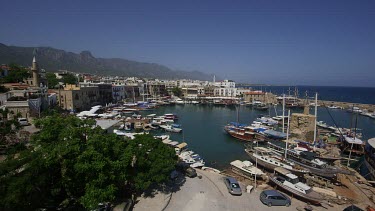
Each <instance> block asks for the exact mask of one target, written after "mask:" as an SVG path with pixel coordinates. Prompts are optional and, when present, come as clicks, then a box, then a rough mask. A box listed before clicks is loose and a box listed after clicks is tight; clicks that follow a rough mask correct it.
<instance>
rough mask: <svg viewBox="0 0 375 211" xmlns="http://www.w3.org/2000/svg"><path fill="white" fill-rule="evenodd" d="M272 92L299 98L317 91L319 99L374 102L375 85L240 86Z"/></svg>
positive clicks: (309, 95)
mask: <svg viewBox="0 0 375 211" xmlns="http://www.w3.org/2000/svg"><path fill="white" fill-rule="evenodd" d="M242 87H246V88H252V89H253V90H261V91H267V92H272V93H274V94H277V95H282V94H286V95H294V94H295V92H297V94H298V96H299V97H300V98H304V97H305V96H306V95H307V96H308V97H310V98H311V97H314V96H315V93H318V99H319V100H330V101H339V102H351V103H363V104H375V87H344V86H242Z"/></svg>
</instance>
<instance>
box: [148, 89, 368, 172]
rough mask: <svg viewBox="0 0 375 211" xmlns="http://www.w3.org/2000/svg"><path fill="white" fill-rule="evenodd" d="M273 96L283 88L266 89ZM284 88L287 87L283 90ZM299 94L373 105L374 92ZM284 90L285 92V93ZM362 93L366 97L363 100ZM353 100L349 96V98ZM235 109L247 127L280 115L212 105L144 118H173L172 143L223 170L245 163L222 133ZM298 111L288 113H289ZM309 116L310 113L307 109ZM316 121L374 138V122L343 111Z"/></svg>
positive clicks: (167, 109)
mask: <svg viewBox="0 0 375 211" xmlns="http://www.w3.org/2000/svg"><path fill="white" fill-rule="evenodd" d="M271 88H272V89H273V90H272V91H273V92H274V93H280V94H281V93H283V90H284V91H285V87H283V88H282V87H267V91H270V89H271ZM286 88H288V87H286ZM298 89H299V90H300V92H301V91H304V90H310V91H311V93H313V92H316V91H318V90H320V92H319V93H320V94H319V96H320V98H321V99H324V100H341V101H347V102H353V101H356V102H358V103H373V104H375V96H374V94H375V88H368V89H369V90H370V91H369V90H367V88H359V87H358V88H351V87H350V88H349V87H345V88H344V87H298ZM286 90H287V89H286ZM364 93H367V96H365V94H364ZM353 94H354V95H355V96H351V95H353ZM237 109H239V111H238V113H239V115H238V116H239V122H240V123H245V124H250V123H251V122H252V121H254V120H255V119H256V118H257V117H259V116H262V115H269V116H276V115H282V108H281V106H277V107H274V108H271V109H269V111H258V110H254V109H253V108H251V107H246V106H237V107H235V106H231V107H225V106H214V105H193V104H184V105H173V106H172V105H171V106H164V107H160V108H158V109H155V110H152V111H145V112H143V113H144V114H151V113H155V114H157V115H163V114H165V113H174V114H177V115H178V117H179V120H178V121H177V122H176V123H177V124H180V125H181V127H182V129H183V132H182V133H179V134H176V133H167V134H169V135H170V136H171V139H172V140H173V141H178V142H186V143H187V144H188V147H189V149H191V150H193V151H194V152H195V153H197V154H199V155H200V156H201V157H203V158H204V159H205V161H206V165H207V166H211V167H216V168H218V169H224V168H227V167H228V166H229V163H230V162H231V161H233V160H237V159H238V160H249V157H248V156H247V155H246V153H245V151H244V149H245V147H244V144H245V142H243V141H239V140H237V139H235V138H233V137H231V136H229V135H228V134H226V133H225V132H224V130H223V127H224V126H225V125H226V124H228V123H230V122H234V121H237ZM293 112H298V113H302V112H303V111H302V110H301V109H300V110H291V113H293ZM310 113H311V114H313V113H314V109H313V108H311V110H310ZM318 121H324V122H326V123H327V124H329V125H337V126H338V127H345V128H350V127H355V126H357V128H358V131H359V132H361V133H362V136H363V137H362V140H364V141H366V140H368V139H369V138H373V137H375V119H371V118H369V117H366V116H362V115H353V114H352V113H349V112H347V111H346V110H332V109H328V108H320V107H319V108H318Z"/></svg>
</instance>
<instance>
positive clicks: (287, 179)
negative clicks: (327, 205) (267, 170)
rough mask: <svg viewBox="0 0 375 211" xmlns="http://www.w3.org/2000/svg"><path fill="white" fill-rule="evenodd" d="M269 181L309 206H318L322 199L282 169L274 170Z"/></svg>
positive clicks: (294, 176)
mask: <svg viewBox="0 0 375 211" xmlns="http://www.w3.org/2000/svg"><path fill="white" fill-rule="evenodd" d="M269 179H270V181H271V182H273V183H275V184H276V185H277V186H279V187H281V188H282V189H284V190H285V191H288V192H289V193H291V194H293V195H294V196H297V197H299V198H300V199H302V200H304V201H307V202H310V203H311V204H320V203H321V202H322V201H323V199H324V198H323V196H322V195H320V194H319V193H317V192H315V191H314V190H313V189H312V188H311V187H310V186H308V185H306V184H304V183H302V182H300V181H299V180H298V177H297V176H296V175H294V174H292V173H291V172H290V171H288V170H286V169H284V168H279V167H278V168H275V173H274V174H272V175H271V176H270V177H269Z"/></svg>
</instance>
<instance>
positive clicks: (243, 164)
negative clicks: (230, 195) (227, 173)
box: [230, 160, 264, 179]
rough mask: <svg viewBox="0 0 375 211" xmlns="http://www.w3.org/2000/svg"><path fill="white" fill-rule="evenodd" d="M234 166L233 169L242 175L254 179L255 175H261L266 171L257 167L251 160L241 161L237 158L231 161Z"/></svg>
mask: <svg viewBox="0 0 375 211" xmlns="http://www.w3.org/2000/svg"><path fill="white" fill-rule="evenodd" d="M230 165H231V166H232V171H233V172H234V173H236V174H239V175H241V176H244V177H247V178H249V179H254V176H257V177H260V176H262V175H263V174H264V173H263V171H262V170H260V169H258V168H257V167H255V166H254V165H253V164H252V163H251V162H250V161H248V160H245V161H240V160H235V161H232V162H231V163H230Z"/></svg>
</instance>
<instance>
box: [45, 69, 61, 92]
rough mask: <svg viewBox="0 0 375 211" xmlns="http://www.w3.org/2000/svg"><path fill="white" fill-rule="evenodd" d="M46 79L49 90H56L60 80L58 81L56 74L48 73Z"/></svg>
mask: <svg viewBox="0 0 375 211" xmlns="http://www.w3.org/2000/svg"><path fill="white" fill-rule="evenodd" d="M46 78H47V82H48V88H49V89H54V88H55V87H56V85H57V84H59V80H57V78H56V75H55V74H54V73H46Z"/></svg>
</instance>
